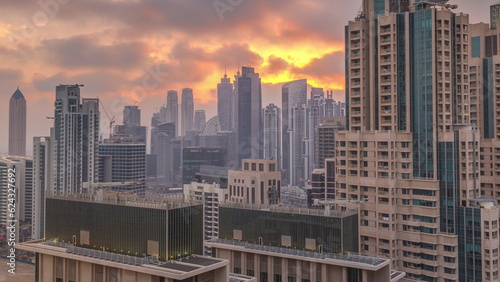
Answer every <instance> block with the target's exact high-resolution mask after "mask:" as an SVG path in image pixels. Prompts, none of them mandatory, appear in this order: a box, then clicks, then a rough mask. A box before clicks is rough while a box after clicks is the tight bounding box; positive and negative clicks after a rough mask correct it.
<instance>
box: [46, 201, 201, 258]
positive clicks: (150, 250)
mask: <svg viewBox="0 0 500 282" xmlns="http://www.w3.org/2000/svg"><path fill="white" fill-rule="evenodd" d="M97 201H98V200H97ZM46 215H47V217H46V225H45V238H46V239H47V240H58V241H62V242H67V243H73V244H76V245H77V246H79V247H85V248H91V249H96V250H104V251H108V252H115V253H121V254H125V255H131V256H138V257H145V256H150V255H156V256H158V258H159V259H160V260H161V261H167V260H172V259H178V258H182V257H185V256H188V255H191V254H200V255H202V254H203V206H202V205H201V204H199V205H188V204H184V203H154V204H153V203H148V202H145V201H144V200H142V201H139V200H130V201H129V200H126V199H120V200H118V199H117V197H115V198H114V199H113V198H106V197H104V199H103V200H101V202H96V199H95V198H88V199H79V198H71V199H70V198H47V200H46Z"/></svg>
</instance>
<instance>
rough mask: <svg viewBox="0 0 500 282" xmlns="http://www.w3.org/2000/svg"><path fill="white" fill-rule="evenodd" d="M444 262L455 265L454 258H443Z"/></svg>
mask: <svg viewBox="0 0 500 282" xmlns="http://www.w3.org/2000/svg"><path fill="white" fill-rule="evenodd" d="M444 261H445V262H448V263H455V258H452V257H444Z"/></svg>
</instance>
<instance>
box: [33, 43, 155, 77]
mask: <svg viewBox="0 0 500 282" xmlns="http://www.w3.org/2000/svg"><path fill="white" fill-rule="evenodd" d="M41 47H42V49H43V51H44V53H45V54H46V61H47V62H51V63H54V64H57V65H58V66H60V67H71V68H83V67H94V68H114V69H130V68H136V67H137V66H138V65H141V64H143V62H144V61H145V60H146V59H147V55H148V47H147V45H146V44H144V43H141V42H120V43H115V44H112V45H102V44H100V43H99V38H98V37H96V36H92V35H79V36H74V37H70V38H66V39H50V40H45V41H43V42H42V43H41Z"/></svg>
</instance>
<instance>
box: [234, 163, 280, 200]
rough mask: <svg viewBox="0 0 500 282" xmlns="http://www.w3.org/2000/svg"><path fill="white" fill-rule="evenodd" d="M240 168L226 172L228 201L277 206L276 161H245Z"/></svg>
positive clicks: (277, 173) (278, 186) (278, 179)
mask: <svg viewBox="0 0 500 282" xmlns="http://www.w3.org/2000/svg"><path fill="white" fill-rule="evenodd" d="M241 162H242V168H241V169H239V170H230V171H229V172H228V182H229V201H231V202H236V203H246V204H257V205H272V204H278V203H279V201H280V194H281V173H280V171H279V170H278V161H277V160H262V159H245V160H242V161H241Z"/></svg>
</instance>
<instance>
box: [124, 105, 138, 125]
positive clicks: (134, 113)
mask: <svg viewBox="0 0 500 282" xmlns="http://www.w3.org/2000/svg"><path fill="white" fill-rule="evenodd" d="M123 125H134V126H140V125H141V109H139V106H135V105H134V106H125V107H124V108H123Z"/></svg>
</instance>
